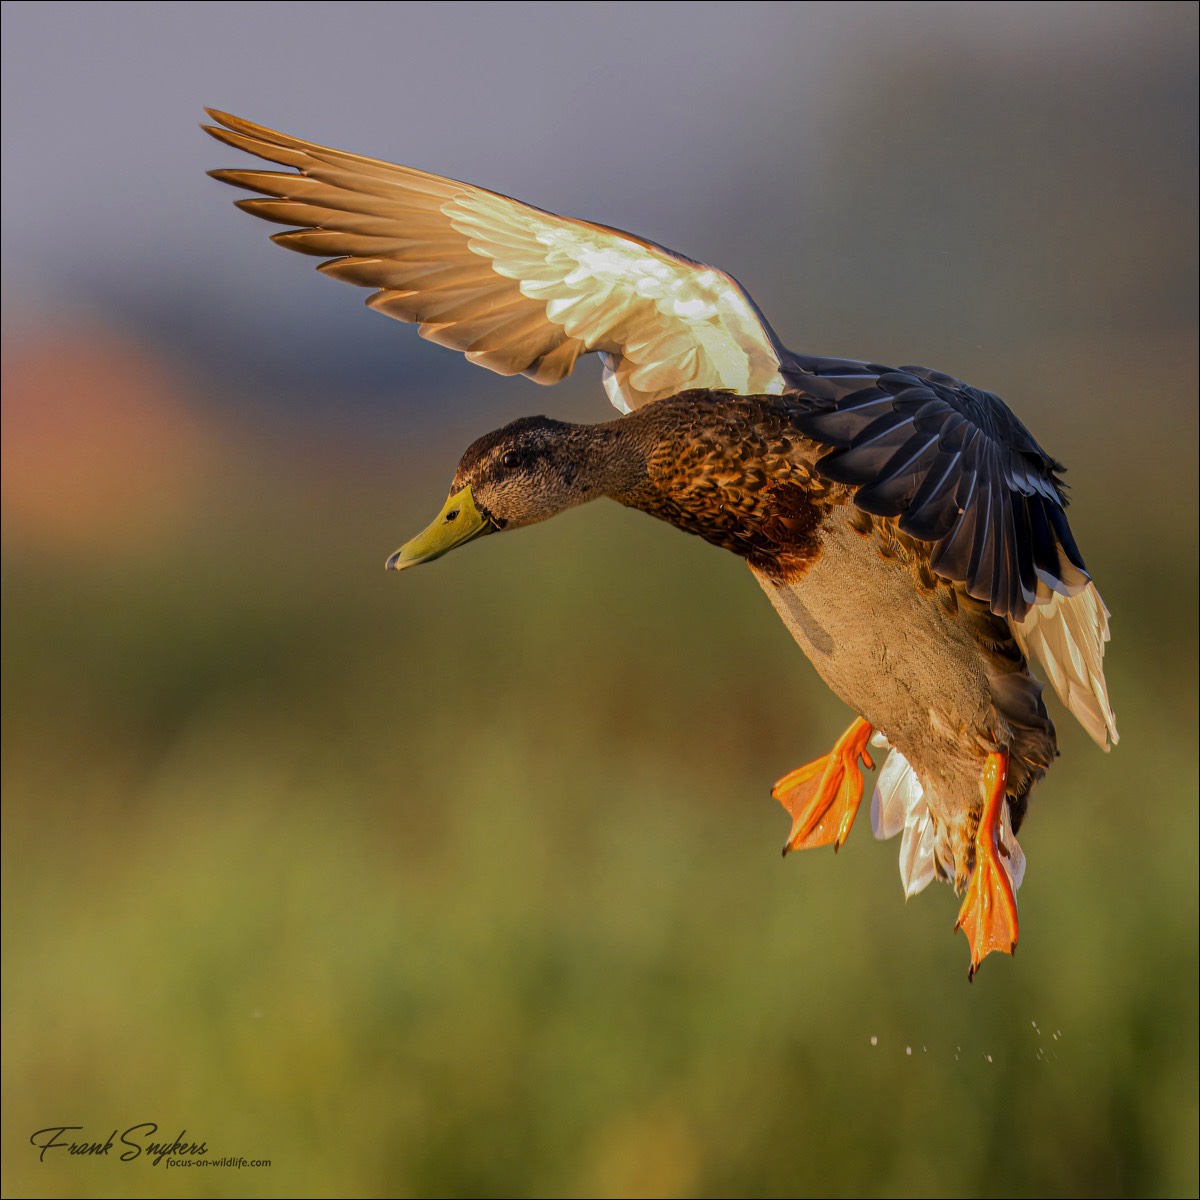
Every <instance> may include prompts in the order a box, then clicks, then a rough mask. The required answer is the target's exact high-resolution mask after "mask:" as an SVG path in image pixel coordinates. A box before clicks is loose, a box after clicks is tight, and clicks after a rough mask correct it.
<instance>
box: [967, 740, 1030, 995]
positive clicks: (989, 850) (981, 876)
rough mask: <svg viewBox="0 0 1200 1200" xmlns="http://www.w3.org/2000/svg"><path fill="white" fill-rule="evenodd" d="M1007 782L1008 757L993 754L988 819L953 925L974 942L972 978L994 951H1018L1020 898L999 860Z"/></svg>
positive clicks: (987, 777) (987, 774) (987, 769)
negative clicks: (1018, 907)
mask: <svg viewBox="0 0 1200 1200" xmlns="http://www.w3.org/2000/svg"><path fill="white" fill-rule="evenodd" d="M1007 780H1008V754H1007V752H1005V751H1001V752H1000V753H998V754H989V755H988V758H987V762H986V764H985V765H984V768H983V781H984V791H985V800H984V808H983V817H982V818H981V819H980V822H979V829H978V830H977V831H976V834H975V869H974V871H972V872H971V881H970V883H968V885H967V894H966V895H965V896H964V897H963V903H962V908H961V909H959V912H958V920H957V922H956V923H955V925H954V929H955V931H956V932H957V931H958V930H959V929H962V930H963V931H964V932H965V933H966V935H967V941H969V942H970V943H971V969H970V970H969V971H968V972H967V978H968V979H973V978H974V977H975V972H976V971H977V970H979V964H980V963H981V962H983V960H984V959H985V958H986V957H987V956H988V955H989V954H991V953H992V951H993V950H997V951H1000V952H1001V953H1003V954H1014V953H1015V952H1016V949H1017V897H1016V894H1015V893H1014V892H1013V886H1012V879H1011V878H1010V877H1009V873H1008V868H1007V867H1006V866H1005V865H1004V863H1003V862H1001V861H1000V855H1001V853H1002V851H1001V849H1000V842H999V834H1000V823H1001V818H1002V816H1003V813H1004V805H1005V803H1006V802H1007V801H1006V799H1005V791H1004V785H1005V783H1006V782H1007Z"/></svg>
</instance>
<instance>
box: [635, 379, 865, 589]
mask: <svg viewBox="0 0 1200 1200" xmlns="http://www.w3.org/2000/svg"><path fill="white" fill-rule="evenodd" d="M794 406H795V402H794V401H790V400H789V399H788V398H787V397H781V396H733V395H730V394H729V393H725V392H709V391H693V392H684V393H682V394H681V395H679V396H672V397H671V398H670V399H668V400H661V401H659V402H658V403H657V404H652V405H648V406H647V407H646V408H643V409H640V410H638V411H637V412H636V413H634V414H632V415H631V416H629V417H626V418H625V423H626V424H629V423H631V422H632V423H636V424H637V425H638V426H639V429H638V435H639V440H642V441H643V443H644V444H646V443H648V444H647V445H646V460H647V466H648V469H647V474H646V476H645V478H644V479H643V480H642V481H641V482H640V483H639V484H638V486H637V487H635V488H634V489H632V490H631V491H629V492H627V493H624V494H622V495H619V496H617V497H616V499H618V500H620V501H621V503H623V504H627V505H629V506H630V507H633V508H638V509H640V510H641V511H642V512H646V513H649V514H650V515H651V516H654V517H658V518H659V519H660V520H663V521H668V522H670V524H672V525H674V526H675V527H676V528H677V529H682V530H683V531H684V532H685V533H694V534H696V535H697V536H698V537H702V538H704V540H705V541H707V542H711V543H712V544H713V545H714V546H721V547H723V548H724V549H726V550H731V551H732V552H733V553H734V554H737V555H739V556H740V557H742V558H744V559H746V560H747V561H748V562H749V563H750V564H751V565H752V566H753V567H755V568H756V569H757V570H759V571H762V572H763V573H765V574H767V575H769V576H770V577H772V578H775V579H779V580H781V581H791V580H794V579H797V578H799V577H800V576H801V575H802V574H803V573H804V571H805V570H806V569H807V568H808V567H809V566H810V565H811V564H812V563H813V562H814V561H815V560H816V559H817V557H818V556H819V555H820V553H821V528H822V525H823V522H824V521H825V519H826V516H827V514H828V513H829V511H830V510H831V508H833V507H836V506H838V505H841V504H844V503H845V502H846V500H847V499H848V498H849V495H850V493H849V490H848V489H846V488H843V487H841V486H839V485H837V484H829V483H826V482H825V481H824V480H822V479H821V478H819V477H818V476H817V475H816V473H815V471H814V470H813V463H814V462H815V461H816V459H817V457H818V456H819V453H820V451H819V449H818V447H817V446H816V445H815V444H814V443H813V442H811V441H809V440H808V439H807V438H805V437H804V436H803V435H802V434H801V433H800V432H799V431H798V430H797V429H796V428H795V426H794V425H793V424H792V420H791V416H790V412H791V410H792V409H793V408H794Z"/></svg>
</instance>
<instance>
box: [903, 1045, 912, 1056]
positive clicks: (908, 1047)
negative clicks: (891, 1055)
mask: <svg viewBox="0 0 1200 1200" xmlns="http://www.w3.org/2000/svg"><path fill="white" fill-rule="evenodd" d="M904 1053H905V1054H907V1055H908V1056H909V1058H911V1057H912V1047H911V1046H905V1047H904Z"/></svg>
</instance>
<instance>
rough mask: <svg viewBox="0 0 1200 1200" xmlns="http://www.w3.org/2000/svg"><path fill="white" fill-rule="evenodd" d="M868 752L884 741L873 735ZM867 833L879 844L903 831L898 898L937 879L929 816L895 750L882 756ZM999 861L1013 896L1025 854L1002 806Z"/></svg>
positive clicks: (920, 790) (905, 762)
mask: <svg viewBox="0 0 1200 1200" xmlns="http://www.w3.org/2000/svg"><path fill="white" fill-rule="evenodd" d="M871 744H872V745H874V746H879V747H885V746H888V745H889V743H888V741H887V739H886V738H885V737H884V736H883V735H882V734H879V733H877V734H876V735H875V736H874V737H873V738H872V739H871ZM871 829H872V831H873V832H874V834H875V836H876V837H877V838H879V839H880V840H881V841H883V840H886V839H887V838H891V837H895V836H896V834H898V833H900V831H901V830H903V831H904V836H903V837H902V838H901V839H900V883H901V885H902V886H903V888H904V898H905V899H906V900H907V899H908V898H909V897H911V896H915V895H917V893H918V892H923V891H924V890H925V889H926V888H927V887H928V886H929V885H930V883H932V882H933V880H934V878H935V877H936V875H937V853H936V844H937V838H936V836H935V832H934V828H933V814H932V813H931V812H930V811H929V804H928V802H927V801H926V799H925V791H924V789H923V788H922V787H921V783H920V780H918V779H917V773H916V772H915V771H914V770H913V769H912V767H911V766H910V765H909V763H908V760H907V759H906V758H905V757H904V755H903V754H901V753H900V751H899V750H896V749H892V750H891V752H890V753H889V754H888V758H887V762H885V763H884V764H883V770H881V771H880V772H879V779H878V781H877V782H876V784H875V791H874V793H873V794H872V796H871ZM999 842H1000V853H1001V861H1002V862H1003V863H1004V867H1005V869H1006V870H1007V871H1008V875H1009V878H1010V879H1011V880H1012V889H1013V891H1014V892H1016V890H1017V889H1018V888H1019V887H1020V886H1021V881H1022V880H1023V879H1024V878H1025V852H1024V851H1023V850H1022V849H1021V844H1020V842H1018V841H1017V838H1016V835H1015V834H1014V833H1013V828H1012V821H1011V820H1010V819H1009V812H1008V805H1007V804H1006V805H1005V806H1004V815H1003V817H1002V818H1001V822H1000V838H999Z"/></svg>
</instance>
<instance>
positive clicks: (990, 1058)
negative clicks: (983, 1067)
mask: <svg viewBox="0 0 1200 1200" xmlns="http://www.w3.org/2000/svg"><path fill="white" fill-rule="evenodd" d="M984 1058H986V1059H987V1060H988V1062H991V1061H992V1056H991V1055H990V1054H985V1055H984Z"/></svg>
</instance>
